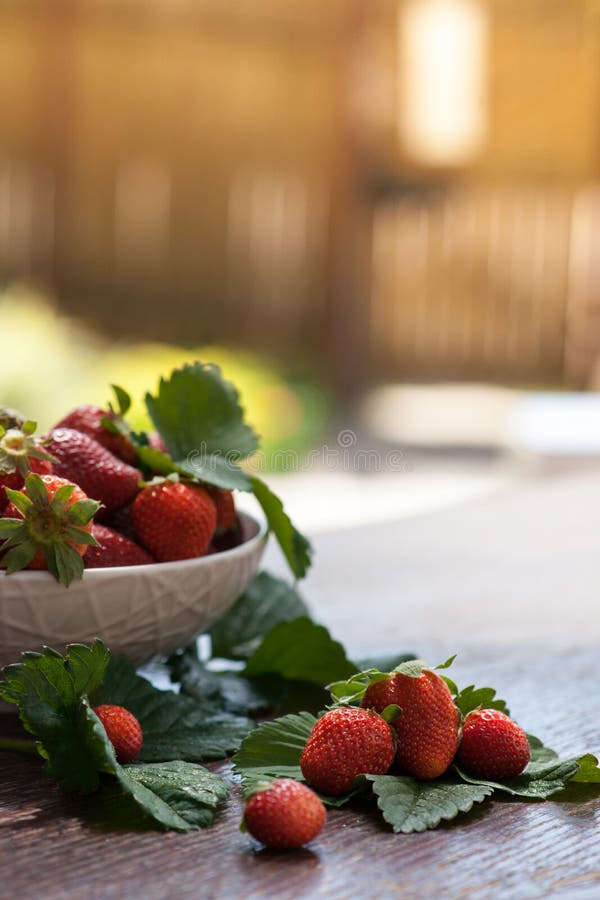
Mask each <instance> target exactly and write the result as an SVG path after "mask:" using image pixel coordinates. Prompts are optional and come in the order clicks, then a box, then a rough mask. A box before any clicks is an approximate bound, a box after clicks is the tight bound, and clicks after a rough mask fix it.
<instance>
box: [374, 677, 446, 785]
mask: <svg viewBox="0 0 600 900" xmlns="http://www.w3.org/2000/svg"><path fill="white" fill-rule="evenodd" d="M361 702H362V706H363V707H365V708H366V709H374V710H376V711H377V712H382V711H383V710H384V709H385V707H386V706H389V705H390V704H395V705H397V706H399V707H400V708H401V710H402V714H401V715H400V716H398V718H396V719H394V720H393V722H392V727H393V728H394V731H395V732H396V736H397V740H398V746H397V750H396V762H397V763H398V766H399V767H400V769H401V771H402V772H405V773H406V774H408V775H413V776H414V777H415V778H423V779H431V778H437V777H438V776H439V775H443V773H444V772H445V771H446V769H448V767H449V766H450V764H451V762H452V760H453V759H454V754H455V753H456V748H457V747H458V710H457V709H456V706H455V705H454V701H453V700H452V695H451V693H450V691H449V689H448V686H447V684H446V682H445V681H444V680H443V679H442V678H440V676H439V675H437V674H436V673H435V672H432V671H430V670H429V669H426V670H424V671H423V672H422V674H421V675H420V676H419V677H418V678H415V677H412V676H409V675H404V674H400V673H396V674H392V675H390V677H389V678H387V679H385V680H381V681H374V682H373V683H372V684H370V685H369V687H368V688H367V690H366V691H365V694H364V696H363V698H362V701H361Z"/></svg>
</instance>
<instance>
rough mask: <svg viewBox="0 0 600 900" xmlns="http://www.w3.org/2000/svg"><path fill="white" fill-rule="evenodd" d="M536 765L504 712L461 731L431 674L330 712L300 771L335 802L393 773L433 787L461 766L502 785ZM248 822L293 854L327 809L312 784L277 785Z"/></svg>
mask: <svg viewBox="0 0 600 900" xmlns="http://www.w3.org/2000/svg"><path fill="white" fill-rule="evenodd" d="M382 713H383V715H381V714H382ZM388 718H391V721H389V722H388V721H387V719H388ZM529 759H530V749H529V742H528V740H527V735H526V734H525V732H524V731H523V730H522V729H521V728H520V727H519V726H518V725H517V724H516V723H515V722H513V721H512V720H511V719H509V717H508V716H507V715H505V714H504V713H502V712H500V711H498V710H495V709H477V710H473V711H472V712H470V713H469V714H468V715H467V716H466V718H465V720H464V722H463V723H462V727H461V723H460V714H459V711H458V709H457V708H456V706H455V704H454V701H453V699H452V695H451V693H450V690H449V688H448V686H447V684H446V682H445V681H444V679H443V678H441V677H440V676H439V675H438V674H437V673H436V672H433V671H431V670H428V669H427V670H424V671H423V672H422V674H421V675H420V676H419V677H413V676H408V675H404V674H401V673H398V672H396V673H392V674H390V675H388V676H385V677H382V678H379V679H378V680H376V681H373V682H372V683H371V684H369V686H368V687H367V689H366V691H365V693H364V695H363V697H362V700H361V707H355V706H339V707H336V708H334V709H331V710H329V712H326V713H325V714H324V715H323V716H321V718H320V719H318V721H317V722H316V724H315V726H314V728H313V729H312V732H311V735H310V737H309V739H308V741H307V743H306V745H305V747H304V750H303V752H302V756H301V759H300V767H301V769H302V774H303V776H304V778H305V780H306V781H307V782H308V784H309V785H310V786H311V787H312V788H314V789H315V791H319V792H320V793H321V794H326V795H329V796H334V797H335V796H340V795H342V794H346V793H348V792H349V791H350V790H352V788H353V787H354V786H355V779H356V778H357V776H359V775H385V774H387V773H388V772H389V771H390V770H391V769H392V768H393V769H394V772H395V773H396V774H399V775H409V776H412V777H413V778H417V779H420V780H424V781H429V780H432V779H435V778H439V777H440V776H441V775H443V774H444V773H445V772H446V771H447V770H448V769H449V768H450V766H451V765H452V763H453V762H455V763H456V764H458V765H459V766H460V768H461V769H462V770H463V771H464V772H466V773H467V774H469V775H472V776H474V777H476V778H482V779H489V780H491V781H495V782H496V781H499V780H500V781H504V780H508V779H510V778H514V777H516V776H517V775H520V774H521V772H522V771H523V770H524V769H525V767H526V766H527V764H528V762H529ZM244 821H245V825H246V828H247V829H248V831H249V832H250V833H251V834H252V835H253V836H254V837H255V838H257V839H258V840H260V841H262V842H263V843H264V844H266V845H267V846H269V847H273V848H275V849H291V848H293V847H300V846H302V845H303V844H305V843H307V842H308V841H310V840H312V839H313V838H314V837H316V835H317V834H318V833H319V832H320V831H321V828H322V827H323V824H324V822H325V808H324V806H323V804H322V803H321V800H320V799H319V797H318V796H317V794H315V793H314V791H313V790H311V789H310V788H309V787H307V786H306V785H303V784H300V783H299V782H295V781H292V780H291V779H278V780H277V781H274V782H273V783H272V784H271V785H268V786H265V787H264V788H263V789H259V790H257V791H256V792H255V793H254V794H253V795H252V796H251V797H250V799H249V800H248V803H247V805H246V810H245V814H244Z"/></svg>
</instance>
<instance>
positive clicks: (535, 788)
mask: <svg viewBox="0 0 600 900" xmlns="http://www.w3.org/2000/svg"><path fill="white" fill-rule="evenodd" d="M578 770H579V767H578V763H577V760H576V759H556V760H551V761H550V762H535V763H529V765H528V766H527V768H526V769H525V771H524V772H523V774H522V775H518V776H517V777H516V778H511V779H510V780H507V781H493V780H492V779H487V778H475V777H474V776H471V775H467V773H466V772H463V771H462V769H460V768H459V767H458V766H456V771H457V773H458V775H459V777H460V778H461V779H462V781H465V782H467V783H468V784H478V785H486V786H487V787H490V788H492V789H494V790H498V791H504V792H505V793H507V794H512V796H514V797H524V798H526V799H528V800H544V799H546V797H550V796H551V795H552V794H556V793H557V792H558V791H562V790H563V788H564V787H565V785H566V784H567V782H568V781H570V780H571V778H572V777H573V776H574V775H576V774H577V772H578Z"/></svg>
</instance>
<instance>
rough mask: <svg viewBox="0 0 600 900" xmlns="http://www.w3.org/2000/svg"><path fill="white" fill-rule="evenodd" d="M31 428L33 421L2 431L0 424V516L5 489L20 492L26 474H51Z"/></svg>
mask: <svg viewBox="0 0 600 900" xmlns="http://www.w3.org/2000/svg"><path fill="white" fill-rule="evenodd" d="M35 427H36V426H35V422H29V421H28V422H23V424H22V427H19V428H16V427H14V426H13V427H11V428H8V430H5V429H4V426H3V425H2V424H0V513H2V511H3V510H4V508H5V507H6V505H7V504H8V497H7V496H6V491H5V489H6V488H12V490H14V491H18V490H20V489H21V488H22V487H23V484H24V483H25V476H26V475H27V473H28V472H36V473H37V474H38V475H49V474H50V472H51V471H52V457H51V455H50V454H49V453H47V452H46V450H45V449H44V442H43V441H41V440H40V439H39V438H37V437H35V436H34V431H35Z"/></svg>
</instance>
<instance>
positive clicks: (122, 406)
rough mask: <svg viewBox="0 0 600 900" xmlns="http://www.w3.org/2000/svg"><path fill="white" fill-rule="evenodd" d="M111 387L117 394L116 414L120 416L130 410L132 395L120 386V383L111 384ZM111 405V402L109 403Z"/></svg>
mask: <svg viewBox="0 0 600 900" xmlns="http://www.w3.org/2000/svg"><path fill="white" fill-rule="evenodd" d="M111 388H112V389H113V393H114V395H115V399H116V401H117V409H116V414H117V415H118V416H124V415H126V414H127V413H128V412H129V409H130V408H131V396H130V395H129V394H128V393H127V391H126V390H125V389H124V388H122V387H119V385H118V384H111ZM109 407H110V404H109Z"/></svg>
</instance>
